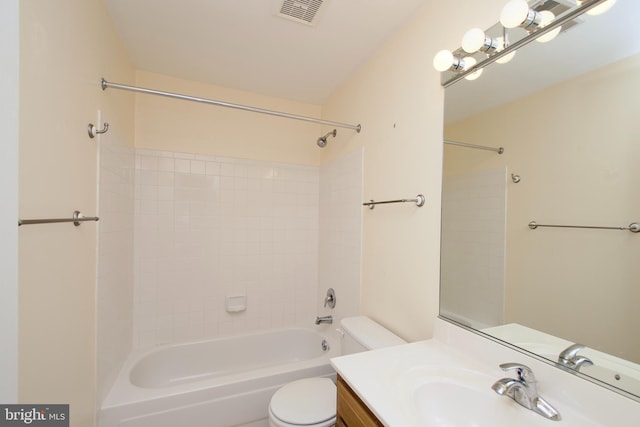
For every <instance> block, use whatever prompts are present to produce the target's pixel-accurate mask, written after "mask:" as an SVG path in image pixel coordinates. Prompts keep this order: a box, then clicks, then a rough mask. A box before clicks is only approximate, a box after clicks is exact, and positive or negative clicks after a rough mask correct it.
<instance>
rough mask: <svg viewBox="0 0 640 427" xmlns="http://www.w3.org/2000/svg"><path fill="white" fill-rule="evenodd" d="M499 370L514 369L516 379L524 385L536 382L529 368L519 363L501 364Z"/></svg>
mask: <svg viewBox="0 0 640 427" xmlns="http://www.w3.org/2000/svg"><path fill="white" fill-rule="evenodd" d="M500 368H501V369H502V370H503V371H511V370H513V369H515V370H516V373H517V375H518V379H519V380H520V381H524V382H525V383H533V382H535V381H536V377H535V375H533V371H532V370H531V368H530V367H528V366H526V365H523V364H521V363H502V364H500Z"/></svg>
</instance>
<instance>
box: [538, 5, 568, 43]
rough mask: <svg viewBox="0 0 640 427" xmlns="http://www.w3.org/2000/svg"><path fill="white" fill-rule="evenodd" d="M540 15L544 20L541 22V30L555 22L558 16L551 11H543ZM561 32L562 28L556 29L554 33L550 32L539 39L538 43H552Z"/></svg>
mask: <svg viewBox="0 0 640 427" xmlns="http://www.w3.org/2000/svg"><path fill="white" fill-rule="evenodd" d="M539 14H540V16H541V18H542V19H541V21H540V28H542V27H546V26H547V25H549V24H550V23H551V22H553V20H554V19H556V16H555V15H554V14H553V12H551V11H550V10H543V11H541V12H539ZM561 30H562V27H558V28H555V29H553V31H550V32H548V33H547V34H545V35H543V36H540V37H538V38H537V39H536V41H538V42H540V43H546V42H550V41H551V40H553V39H555V38H556V37H557V35H558V34H560V31H561Z"/></svg>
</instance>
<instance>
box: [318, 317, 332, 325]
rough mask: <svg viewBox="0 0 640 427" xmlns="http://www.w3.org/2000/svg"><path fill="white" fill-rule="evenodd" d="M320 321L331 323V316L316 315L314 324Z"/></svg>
mask: <svg viewBox="0 0 640 427" xmlns="http://www.w3.org/2000/svg"><path fill="white" fill-rule="evenodd" d="M321 323H328V324H329V325H330V324H332V323H333V317H331V316H318V317H316V325H319V324H321Z"/></svg>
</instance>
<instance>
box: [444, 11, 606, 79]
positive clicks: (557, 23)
mask: <svg viewBox="0 0 640 427" xmlns="http://www.w3.org/2000/svg"><path fill="white" fill-rule="evenodd" d="M607 1H610V0H584V1H583V2H582V4H581V5H580V6H578V7H576V8H575V9H572V10H568V11H567V12H566V13H564V14H562V15H560V16H559V17H557V18H556V19H555V20H554V21H553V22H551V23H550V24H549V25H547V26H545V27H542V28H539V29H538V30H536V31H534V32H532V33H530V34H529V35H527V36H525V37H523V38H522V39H520V40H518V41H516V42H513V43H511V44H510V45H509V46H508V47H506V48H505V49H503V50H501V51H499V52H496V53H495V54H493V55H491V56H489V57H488V58H487V59H485V60H483V61H481V62H479V63H478V64H476V65H474V66H472V67H469V68H468V69H466V70H465V71H463V72H461V73H460V74H457V75H456V76H454V77H453V78H451V79H450V80H447V81H446V82H444V83H443V84H442V86H444V87H449V86H451V85H452V84H454V83H457V82H459V81H460V80H462V79H464V78H465V77H467V76H469V75H471V74H473V73H475V72H477V71H479V70H481V69H483V68H484V67H486V66H487V65H489V64H493V63H494V62H496V61H497V60H499V59H500V58H503V57H505V56H507V55H509V54H511V53H512V52H514V51H516V50H518V49H520V48H522V47H524V46H526V45H528V44H529V43H531V42H532V41H534V40H536V39H538V38H540V37H542V36H544V35H545V34H548V33H550V32H552V31H554V30H555V29H556V28H559V27H561V26H562V25H564V24H566V23H567V22H570V21H572V20H574V19H576V18H577V17H579V16H580V15H582V14H584V13H586V12H587V11H589V10H590V9H592V8H594V7H596V6H598V5H600V4H602V3H605V2H607Z"/></svg>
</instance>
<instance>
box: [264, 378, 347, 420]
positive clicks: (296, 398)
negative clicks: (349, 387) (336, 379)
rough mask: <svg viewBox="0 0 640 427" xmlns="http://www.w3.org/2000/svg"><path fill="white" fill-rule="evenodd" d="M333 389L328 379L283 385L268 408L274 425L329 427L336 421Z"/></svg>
mask: <svg viewBox="0 0 640 427" xmlns="http://www.w3.org/2000/svg"><path fill="white" fill-rule="evenodd" d="M336 394H337V389H336V385H335V384H334V383H333V381H331V380H330V379H329V378H306V379H303V380H298V381H294V382H292V383H289V384H286V385H285V386H283V387H282V388H280V389H279V390H278V391H276V392H275V394H274V395H273V397H272V398H271V403H270V404H269V415H270V418H272V421H273V423H274V424H276V425H278V426H282V427H289V426H292V427H293V426H314V427H329V426H333V425H334V424H335V418H336Z"/></svg>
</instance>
